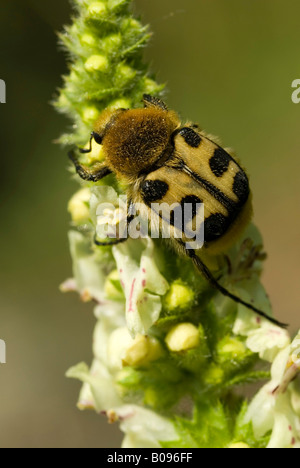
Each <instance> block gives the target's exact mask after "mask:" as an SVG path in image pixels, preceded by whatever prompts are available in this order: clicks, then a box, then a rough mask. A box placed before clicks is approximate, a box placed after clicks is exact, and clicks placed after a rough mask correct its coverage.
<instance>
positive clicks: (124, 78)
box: [116, 63, 136, 86]
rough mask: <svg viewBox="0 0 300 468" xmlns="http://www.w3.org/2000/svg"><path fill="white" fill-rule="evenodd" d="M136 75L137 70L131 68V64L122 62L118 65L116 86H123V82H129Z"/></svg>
mask: <svg viewBox="0 0 300 468" xmlns="http://www.w3.org/2000/svg"><path fill="white" fill-rule="evenodd" d="M135 76H136V70H134V69H133V68H131V67H130V66H129V65H125V64H124V63H121V64H120V65H118V66H117V69H116V86H121V84H123V85H124V84H125V83H126V84H127V83H129V82H130V81H132V80H133V79H134V78H135Z"/></svg>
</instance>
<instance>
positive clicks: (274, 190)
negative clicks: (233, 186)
mask: <svg viewBox="0 0 300 468" xmlns="http://www.w3.org/2000/svg"><path fill="white" fill-rule="evenodd" d="M135 5H136V10H137V12H138V13H140V14H141V15H142V18H143V19H144V21H145V22H150V24H151V27H152V30H153V32H154V36H153V40H152V44H151V46H150V48H149V49H148V51H147V52H146V56H147V58H148V59H149V60H150V61H151V62H152V63H153V69H154V70H156V71H157V72H158V78H159V80H160V81H164V82H165V81H166V82H167V83H168V88H169V91H170V92H169V97H168V103H169V105H170V106H171V107H173V108H175V109H176V110H178V111H179V112H180V113H181V115H182V117H183V118H184V119H185V118H186V119H187V118H188V119H192V120H194V121H196V122H199V123H200V124H201V126H202V127H203V128H205V129H207V130H208V131H209V132H211V133H214V134H217V135H219V136H220V137H221V138H222V140H223V142H224V145H226V146H231V147H233V148H234V149H235V150H236V151H237V153H238V155H239V156H240V158H241V159H242V162H243V164H244V165H245V166H246V167H247V168H248V172H249V174H250V175H251V183H252V189H253V192H254V208H255V221H256V223H257V224H258V226H259V227H260V229H261V231H262V233H263V235H264V239H265V247H266V250H267V252H268V254H269V259H268V261H267V263H266V268H265V274H264V283H265V285H266V287H267V290H268V292H269V294H270V296H271V299H272V302H273V304H274V311H275V314H276V316H277V317H278V318H279V319H280V320H283V321H288V322H289V323H290V324H291V331H292V332H294V331H295V330H296V329H297V328H298V327H299V323H300V319H299V310H300V305H299V302H300V300H299V299H300V292H299V285H298V283H299V272H300V255H299V251H300V249H299V245H298V243H299V238H300V220H299V202H300V195H299V190H300V189H299V170H300V158H299V153H300V134H299V124H300V104H299V105H295V104H293V103H292V101H291V94H292V91H293V90H292V88H291V83H292V81H293V80H294V79H296V78H300V65H299V46H300V28H299V23H298V19H299V15H300V3H299V1H298V0H288V1H283V0H265V1H264V2H262V1H261V0H252V1H251V2H248V1H246V0H214V1H213V2H212V1H209V2H208V1H207V0H197V2H196V1H195V0H185V1H184V2H183V1H182V0H164V1H161V0H151V1H150V0H136V2H135ZM70 12H71V9H70V6H69V3H68V1H67V0H44V1H43V2H41V1H39V0H14V1H13V2H12V1H10V2H7V1H4V0H1V6H0V13H1V14H0V45H1V47H0V78H1V79H4V80H5V81H6V84H7V104H5V105H4V104H1V105H0V119H1V120H0V129H1V143H0V144H1V171H0V178H1V198H0V210H1V214H0V216H1V223H2V229H1V270H0V288H1V316H0V339H4V340H5V341H6V345H7V364H6V365H0V447H118V446H119V444H120V440H121V436H120V434H119V432H118V429H117V427H113V426H108V425H107V424H106V421H105V420H104V418H102V417H99V416H97V415H95V414H94V413H80V412H79V411H78V410H77V409H76V407H75V404H76V399H77V395H78V391H79V388H80V385H79V383H77V382H75V381H69V380H67V379H66V378H65V377H64V373H65V371H66V370H67V369H68V368H69V367H70V366H71V365H73V364H76V363H77V362H79V361H82V360H85V361H86V362H90V360H91V358H92V354H91V336H92V330H93V325H94V319H93V316H92V312H91V310H92V309H91V307H90V306H88V305H82V304H80V303H79V301H78V299H77V297H76V296H75V295H74V296H72V295H65V296H64V295H62V294H60V292H59V291H58V285H59V283H60V282H61V281H63V280H64V279H65V278H67V277H68V276H70V274H71V261H70V257H69V253H68V243H67V230H68V222H69V218H68V214H67V212H66V204H67V201H68V198H69V197H70V196H71V194H72V193H73V192H74V191H75V189H76V185H75V184H74V183H73V182H71V181H70V177H69V174H68V172H67V171H66V167H67V159H66V154H65V151H63V150H61V149H60V148H59V147H58V146H55V145H53V143H52V141H53V140H54V139H55V138H56V137H57V136H58V135H60V134H61V133H62V132H63V131H64V130H65V129H66V125H68V123H67V122H66V120H65V119H64V118H62V117H61V116H58V115H57V114H56V113H55V112H54V111H53V109H52V108H51V106H50V105H49V101H50V100H51V99H52V97H53V94H54V92H55V89H56V88H57V87H58V86H59V85H60V84H61V78H60V76H61V74H62V73H63V72H65V71H66V65H65V58H64V54H62V53H61V52H59V51H58V47H57V39H56V36H55V33H54V31H59V30H61V28H62V25H63V24H64V23H67V22H69V17H70Z"/></svg>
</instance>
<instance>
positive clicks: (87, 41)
mask: <svg viewBox="0 0 300 468" xmlns="http://www.w3.org/2000/svg"><path fill="white" fill-rule="evenodd" d="M80 40H81V44H82V45H87V46H91V47H92V46H94V45H95V44H96V39H95V37H94V36H92V35H91V34H83V35H82V36H81V38H80Z"/></svg>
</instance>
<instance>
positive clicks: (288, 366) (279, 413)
mask: <svg viewBox="0 0 300 468" xmlns="http://www.w3.org/2000/svg"><path fill="white" fill-rule="evenodd" d="M296 343H297V341H296ZM294 348H295V340H294V341H293V343H292V344H291V345H286V346H285V347H284V348H283V349H282V350H281V351H279V352H278V354H277V356H276V358H275V359H274V362H273V364H272V368H271V380H270V382H268V383H267V384H266V385H265V386H264V387H263V388H262V389H261V390H260V391H259V392H258V393H257V395H256V396H255V397H254V398H253V400H252V401H251V403H250V405H249V408H248V412H247V414H246V421H247V422H249V421H252V424H253V430H254V434H255V436H256V437H261V436H263V435H265V434H266V433H267V432H268V431H272V433H271V438H270V441H269V444H268V448H289V447H294V448H300V421H299V415H298V413H297V411H296V410H295V409H296V408H295V406H297V402H299V394H298V393H297V391H296V389H295V388H294V386H293V385H291V382H292V380H293V379H294V378H295V377H296V375H297V372H299V367H297V364H296V363H295V362H291V360H292V357H293V353H294Z"/></svg>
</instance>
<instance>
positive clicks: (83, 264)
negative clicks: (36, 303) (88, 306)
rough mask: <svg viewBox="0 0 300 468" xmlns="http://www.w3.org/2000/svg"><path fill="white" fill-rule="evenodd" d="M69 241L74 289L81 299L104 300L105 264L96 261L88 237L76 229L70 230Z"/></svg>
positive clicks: (95, 255) (95, 254)
mask: <svg viewBox="0 0 300 468" xmlns="http://www.w3.org/2000/svg"><path fill="white" fill-rule="evenodd" d="M69 241H70V248H71V255H72V259H73V273H74V279H75V284H76V290H77V291H78V292H79V293H80V294H81V297H82V299H83V300H91V299H96V300H97V301H98V302H102V301H103V300H105V291H104V284H105V277H106V276H105V272H104V270H105V268H104V267H105V265H103V264H101V263H100V262H99V261H97V253H96V252H93V251H92V250H91V247H90V241H89V239H86V237H85V236H84V235H83V234H82V233H80V232H77V231H70V233H69Z"/></svg>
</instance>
